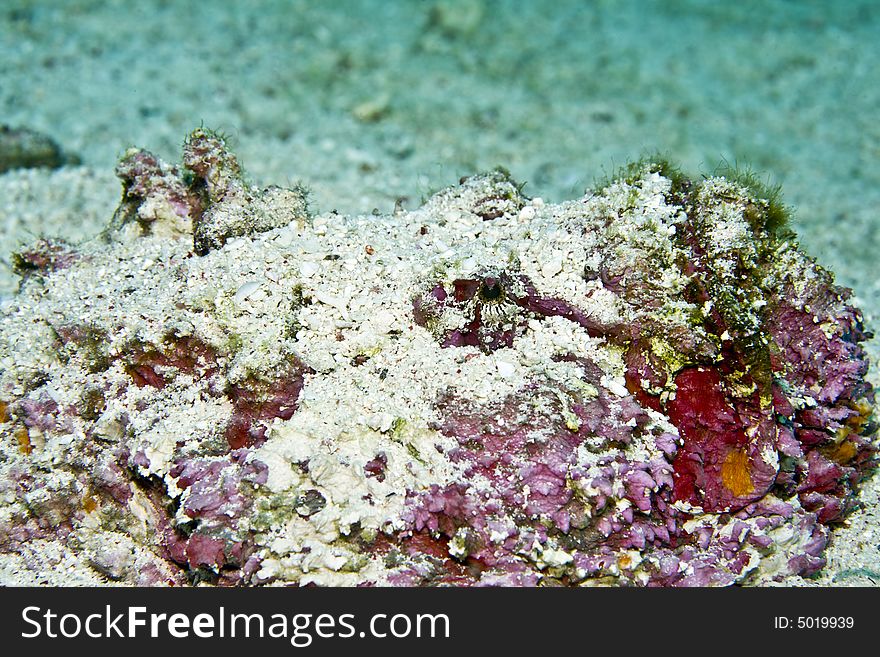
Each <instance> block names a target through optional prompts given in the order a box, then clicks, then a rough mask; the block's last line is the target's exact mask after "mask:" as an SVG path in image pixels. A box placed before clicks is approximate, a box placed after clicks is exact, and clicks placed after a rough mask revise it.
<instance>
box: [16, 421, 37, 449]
mask: <svg viewBox="0 0 880 657" xmlns="http://www.w3.org/2000/svg"><path fill="white" fill-rule="evenodd" d="M13 435H14V436H15V441H16V442H17V443H18V451H19V452H21V453H22V454H25V455H28V454H30V453H31V452H32V451H34V446H33V445H31V437H30V435H29V434H28V430H27V428H26V427H19V428H18V429H16V430H15V432H14V433H13Z"/></svg>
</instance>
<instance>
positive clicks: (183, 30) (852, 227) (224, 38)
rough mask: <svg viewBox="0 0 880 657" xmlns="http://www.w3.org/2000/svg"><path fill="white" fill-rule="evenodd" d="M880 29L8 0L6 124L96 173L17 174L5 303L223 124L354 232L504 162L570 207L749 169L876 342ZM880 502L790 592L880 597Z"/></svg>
mask: <svg viewBox="0 0 880 657" xmlns="http://www.w3.org/2000/svg"><path fill="white" fill-rule="evenodd" d="M548 7H552V9H549V8H548ZM878 29H880V7H878V6H877V5H876V3H874V2H871V1H870V0H866V1H864V2H856V1H853V2H846V3H823V4H818V5H816V6H812V7H807V6H801V5H798V4H794V3H788V2H762V1H759V0H754V1H752V2H739V3H736V4H735V5H733V6H730V5H723V4H718V5H710V4H709V3H701V2H683V1H680V2H659V1H657V2H637V1H632V2H622V3H602V2H598V3H595V4H593V5H590V6H583V3H579V2H573V1H572V2H554V3H546V4H543V3H537V2H536V3H514V2H492V1H489V0H485V1H479V0H474V1H471V2H468V1H462V2H443V1H437V2H425V3H404V2H398V3H389V2H379V1H376V2H366V1H365V2H351V3H339V4H337V3H318V2H260V3H234V2H218V3H210V4H203V5H200V6H199V7H198V9H195V10H193V9H191V8H190V6H189V3H186V8H184V3H174V2H170V3H169V2H161V1H159V0H153V1H147V2H140V3H135V4H133V3H128V2H122V1H111V2H97V1H95V2H86V1H72V2H64V3H54V2H30V1H26V0H21V1H17V0H12V1H10V2H5V3H4V4H3V8H2V10H0V44H2V45H0V49H2V50H0V56H2V61H3V62H4V72H3V74H2V84H0V117H2V121H3V122H4V123H7V124H9V125H13V126H18V125H26V126H28V127H30V128H33V129H36V130H39V131H41V132H44V133H46V134H49V135H51V136H52V137H53V138H55V139H56V140H57V141H58V142H59V143H60V144H61V145H62V146H63V148H64V149H65V150H68V151H70V152H73V153H76V154H78V155H79V156H80V157H81V159H82V165H81V166H77V167H67V168H64V169H61V170H56V171H47V170H16V171H10V172H7V173H5V174H3V175H0V231H3V236H4V237H3V241H2V243H3V245H4V247H5V248H4V249H3V253H2V254H0V262H2V271H0V293H2V294H3V295H4V296H8V295H10V294H12V293H13V292H14V289H15V285H16V280H15V277H14V276H13V275H12V273H11V271H9V262H8V260H9V259H8V254H9V252H11V251H12V250H14V249H15V248H16V247H18V246H19V245H21V244H24V243H28V242H30V241H33V240H34V239H36V238H38V237H40V236H42V235H55V236H60V237H63V238H65V239H68V240H71V241H79V240H82V239H85V238H87V237H89V236H92V235H95V234H96V233H97V232H99V231H100V230H101V229H102V228H103V226H104V225H105V224H106V222H107V221H108V220H109V218H110V216H111V215H112V212H113V209H114V208H115V206H116V205H117V202H118V199H119V184H118V181H116V180H115V178H114V176H113V166H114V164H115V162H116V160H117V159H118V157H119V156H120V155H121V153H122V152H124V150H125V149H126V148H127V147H128V146H131V145H138V146H143V147H145V148H149V149H151V150H154V151H155V152H156V153H157V154H159V155H160V156H162V157H164V158H166V159H168V160H171V161H174V160H176V159H177V157H178V155H177V154H178V153H179V150H180V143H181V141H182V139H183V137H184V135H186V134H187V132H188V131H189V130H190V129H192V127H194V126H196V125H199V124H200V123H202V122H204V124H205V125H208V126H211V127H216V128H219V129H221V130H224V131H226V132H227V133H228V134H229V135H230V136H231V138H232V142H233V145H234V147H235V149H236V151H237V152H238V154H239V156H240V158H241V161H242V162H243V163H244V165H245V167H246V168H247V171H246V172H247V174H248V176H249V177H250V178H251V179H252V180H254V181H258V182H260V183H261V184H273V183H274V184H280V185H285V186H289V185H291V184H292V183H294V182H296V181H303V182H304V183H305V184H307V185H308V186H309V188H310V189H311V192H312V198H313V201H314V203H315V205H316V206H317V209H318V210H319V211H328V210H331V209H334V208H335V209H338V210H339V211H340V212H343V213H368V212H369V211H370V210H371V209H372V208H377V209H379V210H380V211H381V212H383V213H387V212H390V211H391V209H392V208H393V207H394V206H395V204H400V205H402V206H403V207H405V208H414V207H416V206H418V205H419V203H420V202H421V200H422V199H423V198H424V197H427V196H429V195H430V194H431V193H432V192H433V191H435V190H437V189H439V188H441V187H444V186H446V185H448V184H452V183H454V182H456V181H457V180H458V178H459V177H460V176H462V175H467V174H471V173H474V172H476V171H480V170H486V169H490V168H492V167H494V166H496V165H499V164H500V165H504V166H505V167H507V168H508V169H509V170H510V171H511V173H512V175H513V176H514V178H516V179H518V180H526V181H528V184H527V187H526V188H525V192H526V193H527V194H528V195H531V196H541V197H543V198H544V199H546V200H548V201H561V200H564V199H569V198H575V197H577V196H580V195H581V194H582V193H583V191H584V189H585V188H588V187H590V186H591V185H592V184H593V182H594V181H595V180H596V179H598V178H602V177H603V176H604V175H605V174H607V173H609V172H611V171H613V169H614V168H615V167H616V166H617V165H619V164H622V163H624V162H626V161H627V160H629V159H632V158H634V157H637V156H639V155H641V154H643V153H645V152H653V151H661V152H663V153H666V154H667V155H668V156H669V157H670V158H671V159H673V160H676V161H678V162H680V163H681V164H682V166H683V168H684V169H685V170H686V171H689V172H692V173H700V172H702V173H707V174H709V173H712V172H713V171H714V170H715V169H716V167H717V166H718V165H719V163H722V162H728V163H749V164H750V165H751V166H753V167H754V168H755V169H756V170H758V171H761V172H766V173H767V174H768V175H770V176H772V179H773V181H775V182H778V183H780V184H781V185H782V187H783V190H784V195H785V200H786V201H787V202H788V203H789V204H790V205H792V206H793V207H794V208H795V220H794V226H793V227H794V229H795V230H796V231H797V233H798V235H799V237H800V241H801V243H802V244H803V246H804V248H805V249H806V250H807V251H808V252H810V253H811V254H813V255H814V256H816V257H817V259H818V260H819V262H820V263H822V264H823V265H825V266H826V267H828V268H829V269H831V270H832V271H834V272H836V274H837V278H838V282H840V283H842V284H844V285H847V286H849V287H852V288H853V289H854V290H855V294H856V303H857V304H858V305H859V306H860V307H861V308H862V309H863V311H864V313H865V319H866V323H867V324H868V326H869V327H876V326H877V325H878V319H880V275H878V274H880V268H878V267H877V266H876V253H877V252H878V247H880V232H878V227H880V219H878V217H877V212H878V208H880V166H878V162H880V122H878V121H877V110H876V108H877V107H878V106H880V97H878V96H880V69H878V68H877V67H876V66H875V63H876V61H877V56H878V54H880V53H878V46H877V44H876V39H875V38H874V37H875V35H876V33H877V31H878ZM875 330H876V329H875ZM868 350H869V353H870V354H871V356H872V361H873V362H875V363H876V362H877V361H878V360H880V358H878V357H880V351H878V347H877V344H876V341H873V342H871V343H869V344H868ZM869 376H870V378H871V380H872V381H873V383H874V385H875V386H876V385H878V382H880V379H878V375H877V368H876V367H874V369H873V370H872V373H871V374H870V375H869ZM878 497H880V486H878V478H877V477H876V476H875V477H874V478H873V479H872V480H870V481H868V482H866V484H865V486H864V489H863V493H862V498H863V501H864V503H865V508H864V509H862V510H860V511H857V512H856V513H854V514H853V515H851V516H850V517H849V519H848V521H847V523H846V526H844V527H841V528H840V529H839V530H837V531H836V532H835V535H834V539H833V543H832V545H831V547H830V548H829V550H828V552H827V557H828V561H829V564H828V567H827V568H826V569H825V570H824V571H823V572H822V574H821V575H820V576H819V577H818V578H813V579H810V580H801V579H795V580H791V581H788V582H786V583H788V584H803V585H814V584H826V585H827V584H834V585H850V584H858V585H873V584H875V583H876V582H880V579H878V578H880V528H878V509H880V499H878ZM34 549H40V546H34ZM52 549H55V548H52ZM17 559H18V558H17V557H11V556H4V557H2V559H0V579H2V580H3V581H6V582H10V583H13V582H14V583H38V582H39V575H38V574H36V573H29V572H27V571H23V570H22V569H21V568H20V564H19V562H18V560H17ZM58 559H59V563H64V555H63V554H59V555H58ZM71 577H72V578H73V579H72V580H71V583H83V584H85V583H94V582H90V581H89V580H88V579H77V577H78V575H76V574H75V573H72V574H71ZM82 577H83V578H85V576H84V575H83V576H82Z"/></svg>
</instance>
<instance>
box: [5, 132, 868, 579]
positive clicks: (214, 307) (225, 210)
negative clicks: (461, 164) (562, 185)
mask: <svg viewBox="0 0 880 657" xmlns="http://www.w3.org/2000/svg"><path fill="white" fill-rule="evenodd" d="M117 173H118V175H119V177H120V179H121V180H122V182H123V198H122V202H121V204H120V206H119V209H118V210H117V212H116V214H115V216H114V218H113V220H112V221H111V222H110V224H109V226H108V228H107V230H106V231H105V233H104V234H103V235H102V236H101V238H99V239H96V240H94V241H92V242H90V243H87V244H84V245H82V246H80V247H77V248H73V247H70V246H67V245H62V244H60V243H53V242H49V241H45V240H44V241H42V242H39V243H37V244H36V245H35V246H34V247H32V248H30V249H28V250H26V251H23V252H22V253H20V254H18V255H17V257H16V259H15V262H16V263H17V270H18V271H19V273H20V274H22V282H21V289H20V291H19V294H18V295H17V296H16V297H15V298H13V299H12V300H10V301H8V302H7V303H6V304H5V306H4V308H3V315H2V318H0V367H2V374H0V399H2V406H0V410H2V412H0V422H2V428H3V436H4V437H3V439H2V442H0V454H2V456H0V491H2V494H3V498H2V499H3V504H2V507H0V550H2V551H4V552H9V553H21V554H22V555H24V556H23V558H25V559H26V561H27V563H28V564H29V565H28V567H33V568H44V569H46V570H47V572H51V567H50V565H49V564H47V563H41V561H40V560H41V559H46V560H48V559H49V557H48V556H42V557H41V552H40V551H39V550H29V551H26V550H25V549H24V547H25V546H26V545H27V544H28V543H33V542H34V541H42V542H44V543H47V544H49V543H52V542H63V543H65V544H66V546H67V548H66V549H67V550H69V552H71V553H72V555H73V556H72V559H73V562H74V564H75V567H76V568H81V569H85V570H91V571H93V572H96V573H99V574H100V576H101V577H102V578H105V579H107V580H114V581H120V582H125V583H132V584H161V583H198V582H210V583H218V584H241V583H244V584H271V583H285V582H288V583H297V584H308V583H317V584H337V585H340V584H341V585H364V584H372V585H407V586H417V585H429V584H454V585H536V584H545V585H547V584H566V585H582V584H637V585H661V586H687V585H709V584H711V585H723V584H731V583H737V582H739V583H762V582H768V581H772V580H773V579H779V578H782V577H785V576H787V575H792V574H803V575H808V574H811V573H815V572H817V571H818V570H819V569H820V568H822V566H823V564H824V560H823V556H822V555H823V551H824V548H825V546H826V543H827V541H828V538H829V535H830V528H831V527H832V526H833V524H834V523H835V522H837V521H840V520H841V519H842V518H844V517H845V515H846V514H847V513H848V512H850V511H851V510H852V509H853V508H854V505H855V504H856V500H857V497H856V492H857V486H858V483H859V481H860V480H861V479H862V478H864V477H865V476H866V475H867V474H869V473H870V471H871V470H872V469H873V468H874V466H875V465H876V444H875V442H873V439H872V435H873V433H874V430H875V424H874V422H873V420H872V409H873V401H874V400H873V390H872V389H871V386H870V385H869V384H868V383H867V382H866V380H865V374H866V371H867V361H866V358H865V355H864V352H863V350H862V348H861V346H860V343H861V342H862V341H864V340H865V339H866V337H867V334H866V332H865V330H864V329H863V327H862V321H861V317H860V315H859V312H858V311H857V310H856V309H855V308H853V307H852V306H851V305H850V304H849V303H848V297H849V292H848V291H847V290H844V289H842V288H839V287H836V286H835V285H834V284H833V280H832V276H831V275H830V274H829V273H828V272H826V271H825V270H823V269H822V268H821V267H819V266H818V265H816V264H815V263H814V262H813V261H812V260H810V259H809V258H807V257H806V256H804V255H803V254H802V253H801V252H800V251H799V250H798V248H797V245H796V243H795V242H794V241H793V240H792V239H791V237H790V236H789V235H787V234H784V232H783V231H781V230H778V210H779V209H778V206H776V205H773V207H771V202H770V200H769V199H766V198H761V197H760V195H759V194H756V193H755V190H754V189H750V188H749V187H748V186H747V185H743V184H741V183H740V182H737V181H736V180H733V179H727V178H724V177H712V178H708V179H706V180H702V181H691V180H689V179H687V178H685V177H684V176H681V175H680V174H677V173H674V174H673V173H671V172H670V171H669V170H668V167H666V166H665V165H664V164H662V163H652V162H650V161H646V162H640V163H638V164H636V165H633V166H632V167H630V170H629V171H628V172H627V174H626V175H625V176H622V177H621V178H619V179H617V180H615V181H612V182H610V183H609V184H607V185H605V186H604V187H603V188H601V189H600V190H597V191H595V192H592V193H588V194H587V195H586V196H584V197H583V198H579V199H575V200H573V201H569V202H565V203H561V204H557V205H551V204H545V203H543V202H542V201H541V200H540V199H528V198H526V197H525V196H524V195H523V194H522V192H521V186H519V185H517V184H515V183H514V182H513V181H512V180H511V179H510V177H509V176H508V175H507V174H506V173H505V172H502V171H496V172H492V173H490V174H485V175H479V176H474V177H471V178H467V179H463V180H462V181H461V183H460V184H459V185H457V186H454V187H450V188H448V189H446V190H443V191H441V192H440V193H438V194H436V195H435V196H433V197H432V198H430V199H429V200H428V201H427V202H426V203H425V204H424V205H423V206H422V207H420V208H418V209H416V210H414V211H411V212H403V211H400V212H397V213H395V214H394V215H391V216H374V215H369V216H354V217H343V216H339V215H337V214H335V213H329V214H323V215H313V214H311V213H310V211H309V209H308V205H307V203H306V195H305V193H304V191H303V190H302V189H300V188H297V189H292V190H285V189H281V188H268V189H259V188H256V187H252V186H250V185H248V184H247V182H246V181H245V180H244V178H243V177H242V174H241V169H240V167H239V165H238V162H237V160H236V158H235V156H234V155H232V154H231V153H230V152H229V151H228V149H227V148H226V145H225V142H224V140H223V138H222V137H221V136H219V135H216V134H214V133H212V132H210V131H207V130H204V129H199V130H196V131H195V132H193V134H192V135H191V136H190V138H189V139H188V140H187V142H186V144H185V146H184V159H183V164H182V167H175V166H171V165H168V164H166V163H164V162H162V161H160V160H159V159H158V158H157V157H155V156H153V155H152V154H150V153H148V152H146V151H143V150H136V149H133V150H130V151H128V152H127V153H126V154H125V156H124V157H123V159H122V161H121V162H120V163H119V165H118V167H117ZM775 202H776V200H775V199H774V200H773V203H775Z"/></svg>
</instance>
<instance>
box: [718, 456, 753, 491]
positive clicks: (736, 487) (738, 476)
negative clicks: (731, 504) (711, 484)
mask: <svg viewBox="0 0 880 657" xmlns="http://www.w3.org/2000/svg"><path fill="white" fill-rule="evenodd" d="M721 482H722V483H723V484H724V487H725V488H726V489H727V490H729V491H730V492H731V493H733V494H734V495H735V496H736V497H742V496H743V495H750V494H751V493H753V492H754V491H755V485H754V484H753V483H752V474H751V471H750V469H749V455H748V453H747V452H746V451H745V450H743V449H732V450H730V452H729V453H728V454H727V457H726V458H725V459H724V463H723V464H722V465H721Z"/></svg>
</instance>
